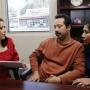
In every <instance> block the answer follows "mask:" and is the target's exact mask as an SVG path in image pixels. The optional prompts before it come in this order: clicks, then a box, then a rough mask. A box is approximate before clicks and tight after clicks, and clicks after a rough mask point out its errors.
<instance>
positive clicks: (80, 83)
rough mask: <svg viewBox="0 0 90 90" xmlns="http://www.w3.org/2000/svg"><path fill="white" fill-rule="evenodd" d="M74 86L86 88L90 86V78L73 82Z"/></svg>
mask: <svg viewBox="0 0 90 90" xmlns="http://www.w3.org/2000/svg"><path fill="white" fill-rule="evenodd" d="M72 85H76V86H78V87H86V86H89V85H90V78H80V79H76V80H74V81H73V83H72Z"/></svg>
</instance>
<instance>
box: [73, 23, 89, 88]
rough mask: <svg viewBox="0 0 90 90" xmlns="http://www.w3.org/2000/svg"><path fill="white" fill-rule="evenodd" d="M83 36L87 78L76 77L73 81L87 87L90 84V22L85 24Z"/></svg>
mask: <svg viewBox="0 0 90 90" xmlns="http://www.w3.org/2000/svg"><path fill="white" fill-rule="evenodd" d="M82 38H83V43H84V46H85V58H86V73H85V75H86V78H79V79H76V80H75V81H73V85H76V86H80V87H86V86H90V22H88V23H86V24H85V25H84V28H83V34H82Z"/></svg>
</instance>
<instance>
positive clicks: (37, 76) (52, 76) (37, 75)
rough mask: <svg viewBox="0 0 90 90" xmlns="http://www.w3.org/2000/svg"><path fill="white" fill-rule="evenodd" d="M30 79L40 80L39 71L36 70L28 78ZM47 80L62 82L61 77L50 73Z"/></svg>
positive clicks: (49, 81)
mask: <svg viewBox="0 0 90 90" xmlns="http://www.w3.org/2000/svg"><path fill="white" fill-rule="evenodd" d="M27 80H28V81H33V82H39V81H40V76H39V74H38V71H35V72H34V73H33V74H32V75H31V76H30V77H29V78H27ZM45 82H48V83H61V80H60V77H58V76H55V75H50V77H48V78H47V79H46V80H45Z"/></svg>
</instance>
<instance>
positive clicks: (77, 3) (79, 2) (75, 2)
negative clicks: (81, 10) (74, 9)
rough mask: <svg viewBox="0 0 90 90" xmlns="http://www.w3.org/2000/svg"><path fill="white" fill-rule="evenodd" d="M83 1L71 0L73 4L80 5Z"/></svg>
mask: <svg viewBox="0 0 90 90" xmlns="http://www.w3.org/2000/svg"><path fill="white" fill-rule="evenodd" d="M82 3H83V0H71V4H72V5H73V6H79V5H81V4H82Z"/></svg>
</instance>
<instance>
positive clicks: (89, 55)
mask: <svg viewBox="0 0 90 90" xmlns="http://www.w3.org/2000/svg"><path fill="white" fill-rule="evenodd" d="M85 58H86V74H87V75H88V76H89V77H90V44H88V45H85Z"/></svg>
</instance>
